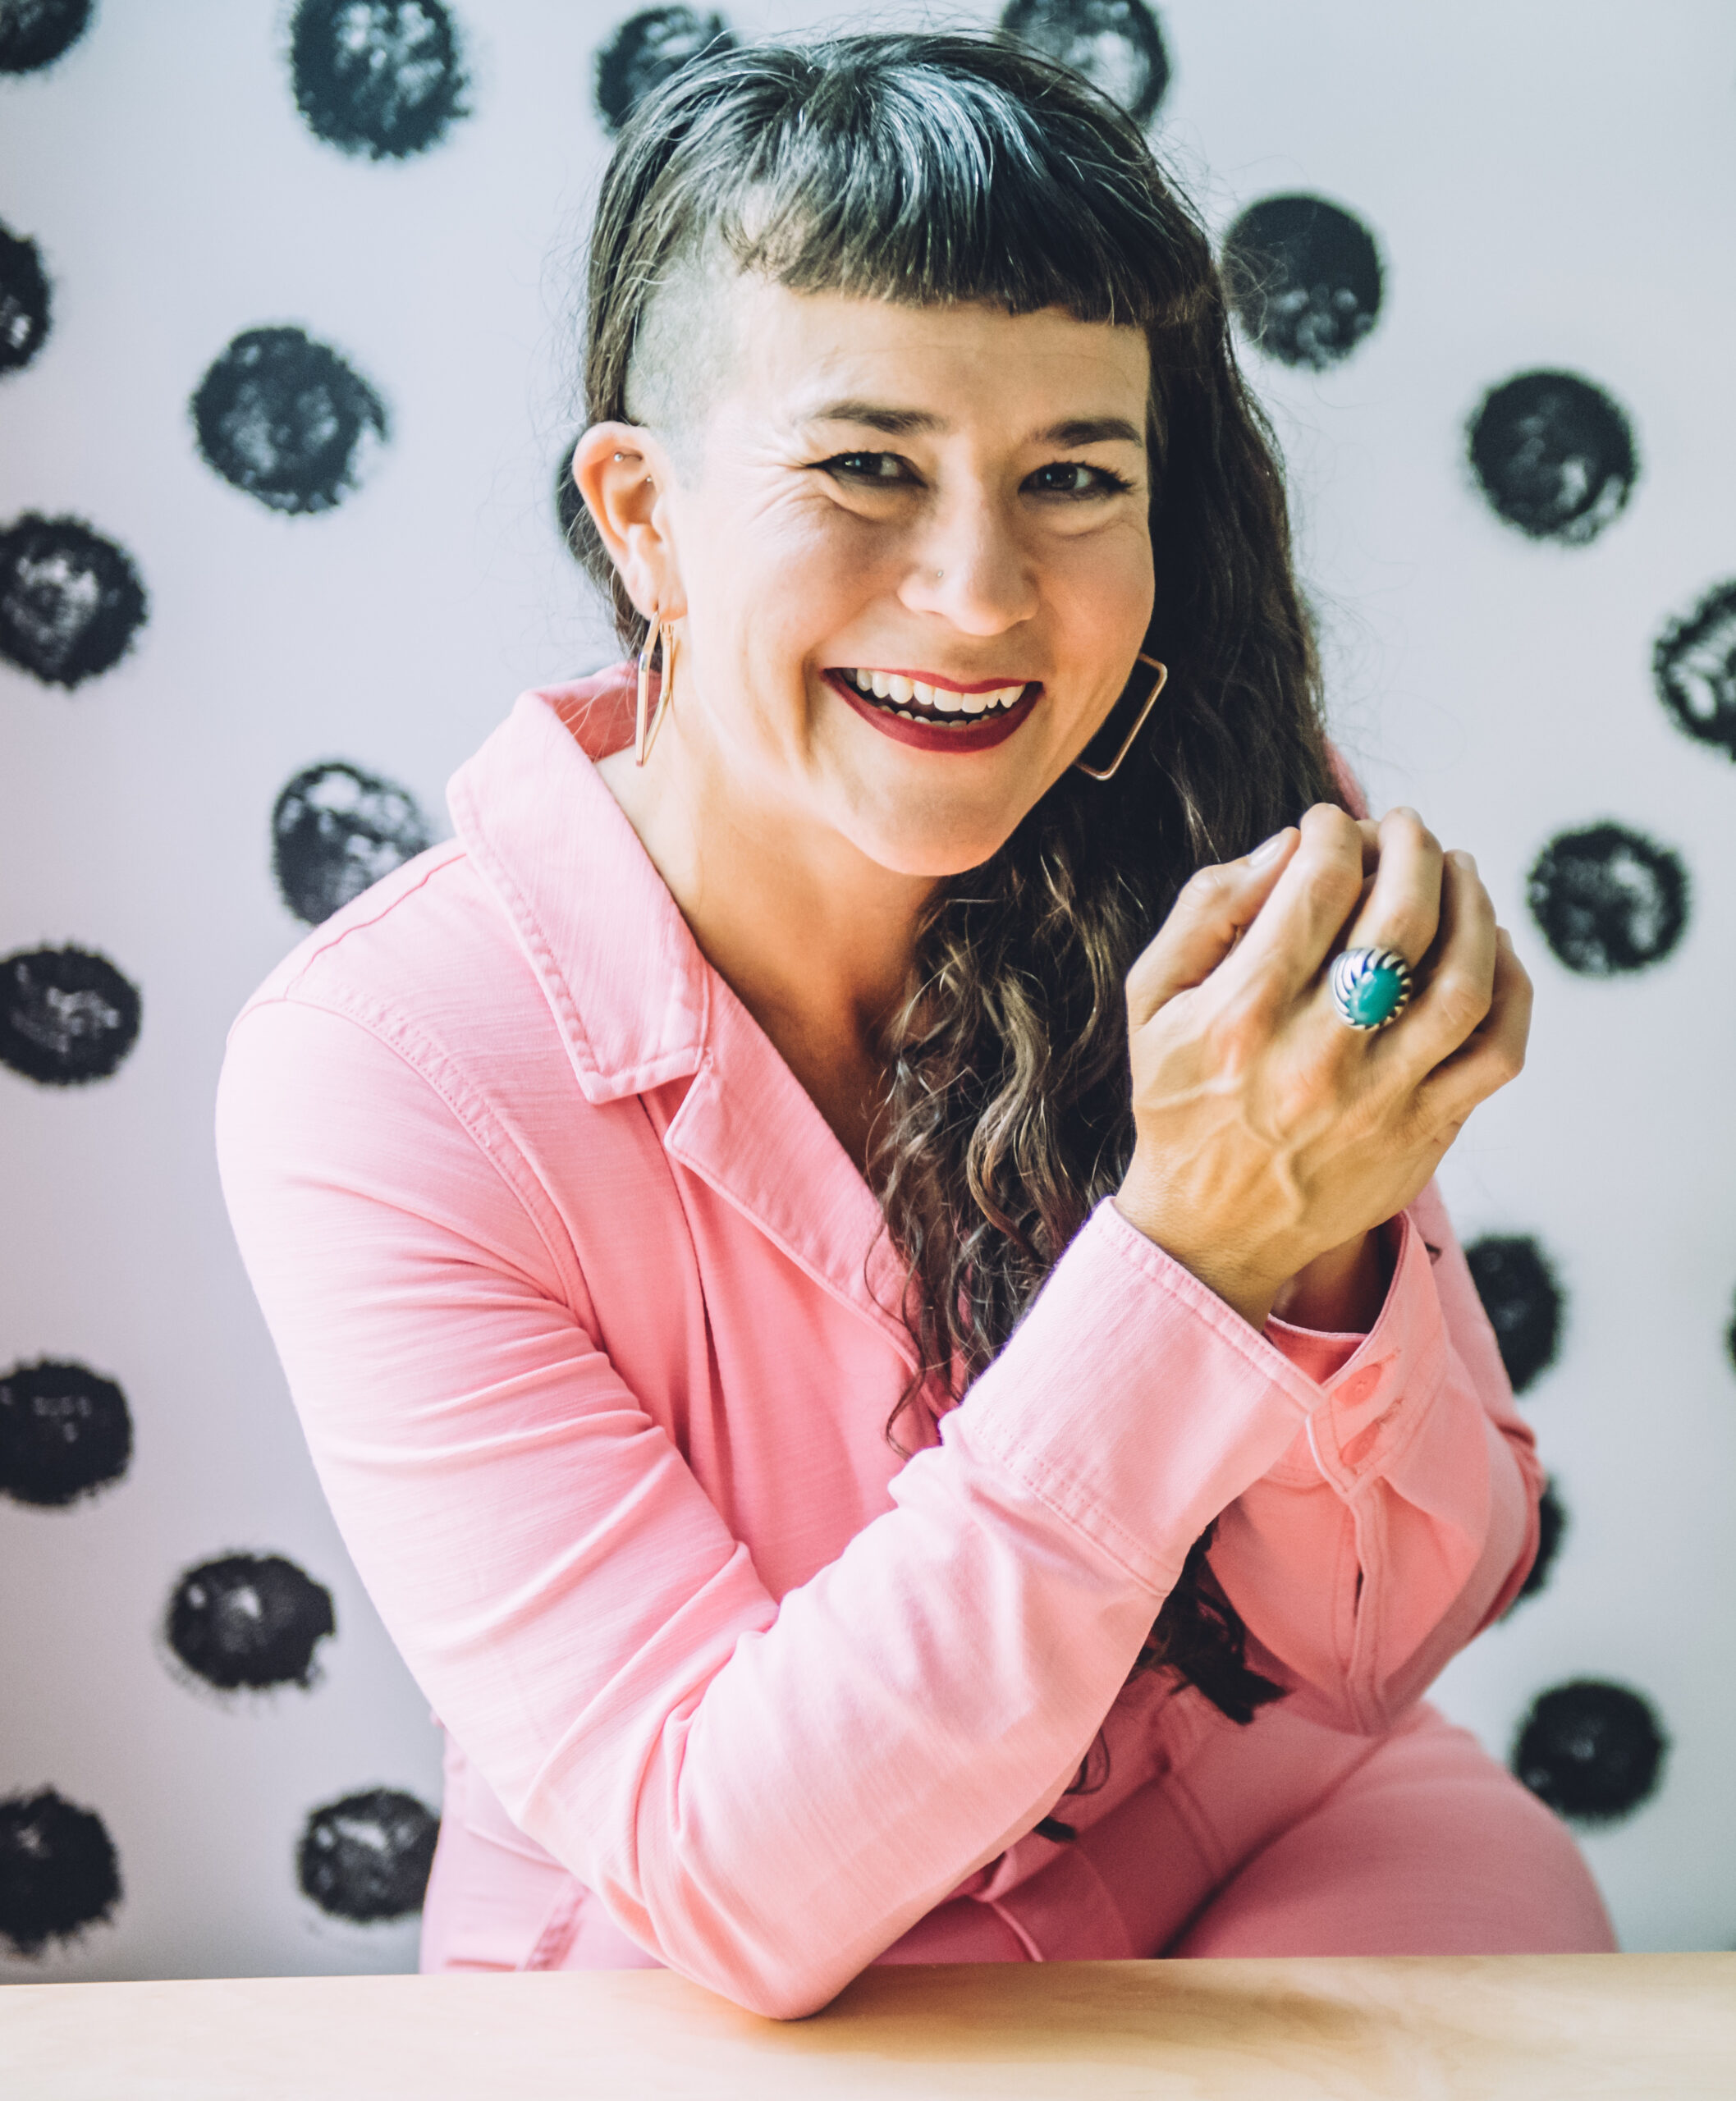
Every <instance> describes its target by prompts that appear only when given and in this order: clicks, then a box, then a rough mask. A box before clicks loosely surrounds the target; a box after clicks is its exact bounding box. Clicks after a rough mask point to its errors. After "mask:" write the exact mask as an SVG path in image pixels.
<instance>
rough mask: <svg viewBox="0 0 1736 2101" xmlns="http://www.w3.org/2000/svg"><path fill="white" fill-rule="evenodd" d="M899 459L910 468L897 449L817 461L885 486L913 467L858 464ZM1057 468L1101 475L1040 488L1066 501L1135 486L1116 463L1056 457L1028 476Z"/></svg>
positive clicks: (828, 470)
mask: <svg viewBox="0 0 1736 2101" xmlns="http://www.w3.org/2000/svg"><path fill="white" fill-rule="evenodd" d="M867 460H895V461H897V463H898V465H900V467H902V468H905V469H907V470H908V469H909V461H908V460H904V459H902V458H901V457H900V455H899V454H897V453H895V452H836V453H834V454H833V455H832V456H831V459H829V460H816V461H815V462H814V465H815V466H816V467H817V468H818V469H819V471H820V472H821V473H822V474H831V475H834V476H836V478H838V479H840V480H843V481H863V482H870V483H876V484H877V485H878V486H879V487H882V488H896V487H900V486H902V485H904V484H905V483H907V482H909V481H911V480H914V479H915V476H914V473H910V472H909V471H907V472H906V473H905V474H873V473H869V472H864V471H863V469H862V468H861V467H860V466H859V465H857V464H856V463H858V462H862V461H867ZM1057 472H1059V473H1064V474H1092V475H1094V476H1095V477H1096V480H1095V481H1094V482H1093V483H1092V484H1091V485H1090V486H1088V487H1085V488H1082V489H1043V490H1039V491H1038V492H1037V493H1038V494H1040V495H1043V496H1058V497H1060V499H1061V500H1062V501H1063V502H1072V503H1083V502H1085V501H1088V500H1089V499H1090V498H1091V497H1102V496H1123V495H1125V493H1126V492H1127V491H1128V490H1129V489H1130V488H1131V487H1133V483H1131V482H1130V481H1129V480H1128V479H1127V478H1126V477H1125V475H1123V474H1117V473H1116V472H1115V469H1113V468H1112V467H1092V466H1090V465H1087V463H1086V462H1085V461H1084V460H1051V461H1050V462H1049V464H1048V465H1047V466H1044V467H1038V468H1037V469H1036V470H1035V472H1034V473H1033V474H1028V475H1027V476H1026V479H1027V480H1028V481H1034V480H1035V479H1036V478H1037V475H1038V474H1054V473H1057Z"/></svg>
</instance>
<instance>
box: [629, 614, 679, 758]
mask: <svg viewBox="0 0 1736 2101" xmlns="http://www.w3.org/2000/svg"><path fill="white" fill-rule="evenodd" d="M659 643H661V644H662V654H663V664H662V676H661V677H660V678H659V679H658V680H657V712H656V713H655V714H654V715H653V714H652V713H651V712H650V701H651V660H652V658H653V656H654V655H655V654H656V653H657V646H658V644H659ZM675 660H676V636H675V625H674V623H673V622H672V621H671V622H666V621H665V620H664V619H663V617H662V614H661V613H659V612H657V611H655V610H653V612H652V615H651V624H650V625H649V626H648V628H647V629H646V630H645V646H644V648H643V649H641V650H640V651H639V709H638V713H637V715H636V716H635V718H634V734H633V763H634V765H635V766H643V765H644V763H645V761H646V760H647V759H648V758H650V756H651V747H652V745H653V743H654V742H655V741H656V738H657V731H658V730H660V729H662V726H663V717H664V716H666V714H667V713H668V712H669V703H671V701H672V700H673V699H674V698H675Z"/></svg>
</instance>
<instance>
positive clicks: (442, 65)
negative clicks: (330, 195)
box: [290, 0, 469, 161]
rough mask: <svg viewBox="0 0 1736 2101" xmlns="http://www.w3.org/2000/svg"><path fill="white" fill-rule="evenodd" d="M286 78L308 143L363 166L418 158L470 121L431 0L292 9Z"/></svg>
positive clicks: (449, 35) (446, 17) (308, 0)
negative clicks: (459, 122) (319, 142)
mask: <svg viewBox="0 0 1736 2101" xmlns="http://www.w3.org/2000/svg"><path fill="white" fill-rule="evenodd" d="M290 73H291V79H292V80H293V81H294V83H295V107H296V108H297V109H299V110H300V112H301V114H302V117H304V118H305V121H306V123H307V127H308V129H309V130H310V131H311V132H312V133H313V134H314V137H315V138H317V139H323V140H325V142H326V143H327V144H328V145H331V146H336V147H337V148H338V149H340V150H341V151H342V152H344V153H356V154H364V155H365V156H366V157H367V158H369V160H374V161H380V160H403V159H405V158H407V156H409V155H410V154H411V153H426V152H427V151H428V148H429V147H430V146H437V145H438V144H439V143H440V141H441V140H442V139H443V138H444V137H445V136H446V135H447V131H448V130H451V126H452V123H453V121H454V120H455V119H456V118H457V117H465V116H468V115H469V108H468V106H467V104H466V103H465V91H466V89H468V87H469V80H467V79H466V78H465V66H464V54H463V51H462V49H461V48H460V43H459V39H458V32H457V30H456V28H455V27H454V26H453V23H452V17H451V12H450V11H449V10H448V9H447V8H445V7H442V6H441V5H440V4H439V0H301V4H300V7H297V8H296V10H295V20H294V21H293V22H292V23H291V27H290Z"/></svg>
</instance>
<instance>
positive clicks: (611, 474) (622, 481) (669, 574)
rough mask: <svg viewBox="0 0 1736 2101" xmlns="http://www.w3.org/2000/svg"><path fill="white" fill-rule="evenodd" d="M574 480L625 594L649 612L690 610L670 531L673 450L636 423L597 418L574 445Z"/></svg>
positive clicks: (668, 616)
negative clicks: (659, 442) (614, 421)
mask: <svg viewBox="0 0 1736 2101" xmlns="http://www.w3.org/2000/svg"><path fill="white" fill-rule="evenodd" d="M573 481H574V483H575V486H576V487H577V488H578V491H579V495H580V496H582V497H584V507H585V509H586V510H589V512H590V514H591V516H592V518H593V520H594V521H595V523H596V526H597V530H598V535H599V536H600V538H602V544H603V545H604V547H607V549H608V551H609V559H610V561H612V562H613V563H614V565H615V566H616V569H618V570H620V571H621V581H622V582H623V583H624V584H625V585H626V587H627V595H628V597H630V598H631V599H632V601H633V602H634V605H635V606H638V607H639V611H641V612H642V613H643V614H644V616H646V618H647V619H649V618H650V616H651V615H652V613H653V611H656V612H658V613H660V614H661V615H662V617H663V618H664V619H665V620H679V619H680V617H681V616H682V614H683V613H685V611H686V610H687V598H686V594H685V591H684V590H683V588H682V586H681V571H680V561H678V559H677V558H676V550H675V542H674V541H673V539H672V538H671V532H670V517H669V504H668V499H667V492H668V491H669V490H670V489H671V487H673V486H674V481H675V477H674V474H673V472H672V470H671V466H670V462H669V455H668V454H667V453H666V452H665V451H664V450H663V448H662V446H661V445H659V444H658V442H657V439H656V438H655V437H653V434H652V433H651V432H649V431H648V430H644V429H641V428H639V425H638V424H636V423H593V424H592V425H591V427H590V428H589V430H588V431H586V432H585V433H584V436H583V437H581V438H580V439H579V442H578V444H577V445H576V446H574V448H573Z"/></svg>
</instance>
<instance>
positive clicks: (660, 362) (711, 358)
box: [625, 241, 741, 486]
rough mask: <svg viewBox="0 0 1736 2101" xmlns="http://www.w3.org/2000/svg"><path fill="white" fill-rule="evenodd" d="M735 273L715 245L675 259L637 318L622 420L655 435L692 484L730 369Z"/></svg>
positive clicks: (737, 278) (737, 274)
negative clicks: (709, 421) (713, 413)
mask: <svg viewBox="0 0 1736 2101" xmlns="http://www.w3.org/2000/svg"><path fill="white" fill-rule="evenodd" d="M740 274H741V273H740V271H739V270H738V269H737V268H735V263H734V261H733V260H732V259H731V257H730V255H729V254H728V253H727V251H726V249H724V248H723V246H722V245H721V243H719V242H715V241H713V242H711V243H708V245H707V246H706V248H705V249H703V250H702V251H701V252H699V253H698V254H689V255H685V256H681V257H679V258H677V259H676V260H675V261H674V262H673V263H672V264H671V266H670V267H669V268H668V269H667V270H666V272H665V274H664V275H663V277H662V278H661V279H660V281H659V282H658V283H657V286H656V287H655V288H654V289H653V291H652V293H651V295H650V297H649V299H648V300H647V302H646V304H645V306H644V309H643V312H642V314H641V316H640V319H639V327H638V329H637V331H636V332H635V333H634V338H633V348H632V351H631V353H630V356H629V358H628V361H627V383H626V390H625V395H626V410H627V417H628V420H629V421H630V422H631V423H638V424H639V425H641V426H642V427H643V428H645V429H647V430H651V431H654V432H655V433H657V436H658V437H660V438H662V441H663V442H664V444H665V445H666V446H667V447H668V448H669V451H670V453H671V456H672V457H673V459H674V460H675V462H676V471H677V472H678V473H679V474H680V477H681V478H682V480H683V481H684V482H685V483H689V486H691V485H692V484H694V483H697V482H698V480H699V477H700V475H701V474H702V473H703V469H704V464H705V425H706V422H707V419H708V417H709V416H710V414H711V411H712V408H713V407H714V406H715V405H716V403H717V400H718V398H719V396H721V394H722V392H723V391H724V389H725V387H726V386H727V385H728V383H729V380H730V377H731V373H733V371H734V369H735V310H734V309H735V301H734V299H733V297H732V294H733V293H734V291H735V286H737V285H738V284H739V283H740Z"/></svg>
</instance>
